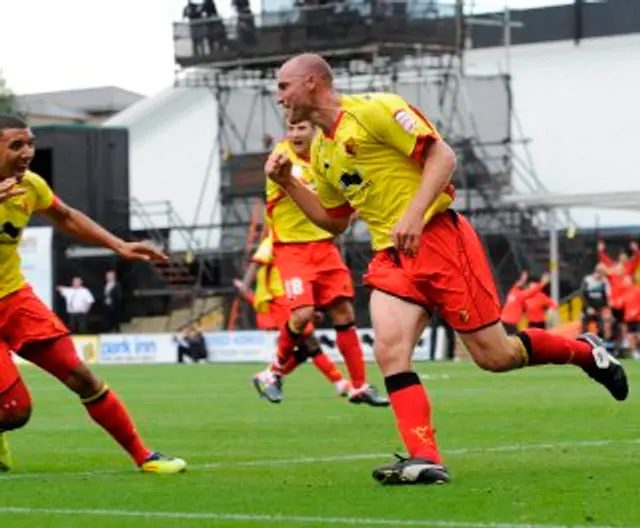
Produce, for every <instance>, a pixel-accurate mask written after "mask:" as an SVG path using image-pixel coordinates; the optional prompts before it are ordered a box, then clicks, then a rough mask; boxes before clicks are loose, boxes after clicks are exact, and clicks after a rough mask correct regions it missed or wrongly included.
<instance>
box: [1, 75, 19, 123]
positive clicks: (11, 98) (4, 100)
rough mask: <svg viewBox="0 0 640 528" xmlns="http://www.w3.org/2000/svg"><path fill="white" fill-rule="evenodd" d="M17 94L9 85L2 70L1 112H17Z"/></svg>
mask: <svg viewBox="0 0 640 528" xmlns="http://www.w3.org/2000/svg"><path fill="white" fill-rule="evenodd" d="M17 103H18V102H17V99H16V96H15V94H14V93H13V92H12V91H11V90H10V89H9V87H8V86H7V81H6V79H5V78H4V76H3V75H2V70H0V114H15V113H17V112H18V104H17Z"/></svg>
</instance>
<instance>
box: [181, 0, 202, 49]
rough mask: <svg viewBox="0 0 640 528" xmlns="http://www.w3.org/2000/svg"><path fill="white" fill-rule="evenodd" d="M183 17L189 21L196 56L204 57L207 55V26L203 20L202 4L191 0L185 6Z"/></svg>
mask: <svg viewBox="0 0 640 528" xmlns="http://www.w3.org/2000/svg"><path fill="white" fill-rule="evenodd" d="M182 18H186V19H187V20H188V21H189V31H190V33H191V43H192V46H193V55H194V57H202V56H203V55H205V46H204V41H205V35H206V26H205V24H203V23H202V22H201V20H202V6H201V5H200V4H196V3H195V2H193V1H192V0H189V1H188V2H187V5H186V6H184V11H182Z"/></svg>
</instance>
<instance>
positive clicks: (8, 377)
mask: <svg viewBox="0 0 640 528" xmlns="http://www.w3.org/2000/svg"><path fill="white" fill-rule="evenodd" d="M33 140H34V138H33V134H32V133H31V130H30V129H29V128H28V127H27V125H26V123H24V121H22V120H21V119H19V118H17V117H13V116H2V115H0V225H2V229H1V230H0V470H8V469H9V468H10V467H11V456H10V453H9V445H8V441H7V434H6V431H12V430H15V429H19V428H20V427H23V426H24V425H26V424H27V422H28V421H29V417H30V416H31V397H30V395H29V392H28V390H27V387H26V386H25V384H24V382H23V381H22V379H21V377H20V374H19V372H18V370H17V368H16V366H15V364H14V362H13V358H12V357H11V351H13V352H15V353H16V354H18V355H19V356H21V357H22V358H24V359H26V360H27V361H30V362H31V363H34V364H36V365H38V366H39V367H40V368H41V369H43V370H45V371H46V372H48V373H49V374H51V375H52V376H55V377H56V378H57V379H59V380H60V381H61V382H62V383H64V384H65V385H66V386H67V387H68V388H69V389H71V390H72V391H73V392H75V393H76V394H77V395H78V396H79V397H80V401H81V402H82V404H83V405H84V407H85V409H86V410H87V412H88V413H89V416H91V418H92V419H93V420H94V421H95V422H96V423H97V424H98V425H100V426H101V427H102V428H103V429H104V430H105V431H107V432H108V433H109V434H110V435H111V436H112V437H113V438H114V439H115V440H116V441H117V442H118V443H119V444H120V445H121V446H122V447H123V448H124V449H125V450H126V451H127V452H128V453H129V455H130V456H131V458H132V459H133V460H134V461H135V463H136V465H137V466H138V467H139V468H140V469H141V470H142V471H144V472H149V473H179V472H181V471H184V469H185V468H186V464H185V462H184V461H183V460H180V459H177V458H168V457H166V456H164V455H161V454H160V453H156V452H153V451H151V450H150V449H148V448H147V447H146V446H145V444H144V442H143V441H142V438H141V437H140V435H139V434H138V432H137V431H136V428H135V425H134V423H133V421H132V420H131V418H130V416H129V413H128V412H127V409H126V408H125V406H124V404H123V403H122V402H121V401H120V399H119V398H118V396H116V394H115V392H114V391H113V390H111V389H110V388H109V387H108V386H107V385H106V384H105V383H103V382H102V381H100V380H99V379H98V378H97V377H96V376H95V375H94V374H93V373H92V372H91V371H90V370H89V369H88V368H87V366H86V365H85V364H83V363H82V361H81V360H80V359H79V358H78V355H77V353H76V350H75V347H74V344H73V341H72V340H71V337H70V336H69V330H68V329H67V327H66V326H65V325H64V324H63V323H62V321H60V319H58V317H57V316H56V315H55V314H54V313H53V312H51V310H49V308H47V307H46V306H45V305H44V304H43V303H42V301H41V300H40V299H39V298H38V297H37V296H36V294H35V293H34V291H33V290H32V289H31V287H30V286H29V284H27V282H26V281H25V278H24V276H23V275H22V272H21V270H20V257H19V255H18V246H19V244H20V240H21V238H22V233H23V230H24V228H25V227H26V226H27V224H28V223H29V220H30V218H31V216H32V214H33V213H35V212H42V213H43V214H44V215H46V216H47V217H48V218H49V220H51V222H52V223H53V224H54V226H55V227H57V228H58V229H59V230H60V231H62V232H63V233H66V234H68V235H71V236H74V237H76V238H78V239H80V240H82V241H83V242H87V243H93V244H97V245H101V246H104V247H106V248H108V249H112V250H113V251H114V252H115V253H117V254H118V255H120V256H121V257H122V258H125V259H132V260H158V261H164V260H166V256H165V255H164V254H162V253H161V252H159V251H157V250H156V249H154V248H153V247H151V246H149V245H147V244H145V243H141V242H124V241H123V240H121V239H120V238H118V237H116V236H114V235H112V234H111V233H109V232H108V231H106V230H105V229H103V228H102V227H100V226H99V225H98V224H96V223H95V222H94V221H93V220H91V219H90V218H88V217H86V216H85V215H84V214H82V213H81V212H79V211H77V210H76V209H72V208H71V207H69V206H67V205H65V204H64V203H63V202H62V201H60V200H59V199H58V198H57V197H56V196H55V195H54V194H53V191H52V190H51V189H50V188H49V186H48V185H47V183H46V182H45V180H44V179H42V178H41V177H40V176H38V175H37V174H35V173H33V172H30V171H29V164H30V163H31V160H32V159H33V157H34V154H35V149H34V143H33Z"/></svg>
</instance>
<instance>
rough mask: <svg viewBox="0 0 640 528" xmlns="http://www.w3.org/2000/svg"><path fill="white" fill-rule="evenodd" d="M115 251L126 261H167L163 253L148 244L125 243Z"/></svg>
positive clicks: (167, 258)
mask: <svg viewBox="0 0 640 528" xmlns="http://www.w3.org/2000/svg"><path fill="white" fill-rule="evenodd" d="M117 251H118V255H120V256H121V257H122V258H123V259H126V260H145V261H153V262H168V261H169V257H168V256H167V255H165V254H164V252H162V251H160V250H159V249H157V248H155V247H153V246H152V245H151V244H149V243H148V242H125V243H124V244H123V245H122V246H120V247H119V248H118V250H117Z"/></svg>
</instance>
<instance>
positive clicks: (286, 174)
mask: <svg viewBox="0 0 640 528" xmlns="http://www.w3.org/2000/svg"><path fill="white" fill-rule="evenodd" d="M264 173H265V175H266V176H267V178H269V179H271V180H272V181H274V182H275V183H277V184H278V185H285V184H286V183H288V182H289V180H290V179H291V160H290V159H289V156H287V154H286V153H284V152H272V153H271V154H270V155H269V157H268V158H267V162H266V163H265V165H264Z"/></svg>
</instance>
